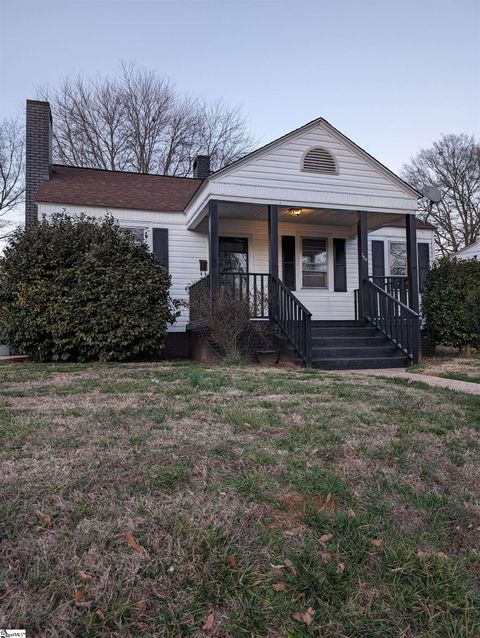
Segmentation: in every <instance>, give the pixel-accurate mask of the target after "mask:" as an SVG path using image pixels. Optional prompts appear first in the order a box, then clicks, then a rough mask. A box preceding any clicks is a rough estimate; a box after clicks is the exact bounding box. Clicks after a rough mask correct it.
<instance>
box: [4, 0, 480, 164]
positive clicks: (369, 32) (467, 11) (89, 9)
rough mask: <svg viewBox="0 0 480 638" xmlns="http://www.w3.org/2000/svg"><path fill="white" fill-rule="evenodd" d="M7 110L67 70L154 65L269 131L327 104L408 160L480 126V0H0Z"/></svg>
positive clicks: (397, 158)
mask: <svg viewBox="0 0 480 638" xmlns="http://www.w3.org/2000/svg"><path fill="white" fill-rule="evenodd" d="M0 21H1V23H2V25H3V28H2V34H1V38H0V119H1V118H3V117H10V116H14V115H17V116H19V117H23V116H24V105H25V100H26V99H27V98H34V97H35V96H36V89H37V87H39V86H40V85H45V84H55V83H57V82H58V81H59V80H60V79H61V78H63V77H65V76H69V75H72V74H77V73H82V74H84V75H86V76H90V75H97V74H101V75H104V74H113V73H114V72H115V70H117V69H118V67H119V65H120V62H121V61H122V60H125V61H133V62H135V63H136V64H137V65H138V66H141V67H146V68H149V69H155V70H156V71H158V73H159V74H160V75H162V76H165V77H168V78H170V79H171V80H173V81H174V82H175V83H176V85H177V87H178V88H179V89H180V90H181V91H184V92H186V93H189V94H191V95H195V96H199V95H202V96H206V97H209V98H212V99H216V98H222V99H223V100H224V101H225V102H226V103H227V104H228V105H231V106H234V105H241V106H242V108H243V113H244V115H245V116H246V118H247V120H248V122H249V125H250V128H251V130H252V132H253V134H254V135H255V137H256V139H257V140H258V141H259V143H260V144H263V143H266V142H269V141H271V140H272V139H275V138H277V137H279V136H281V135H283V134H284V133H287V132H288V131H291V130H292V129H294V128H297V127H298V126H301V125H302V124H305V123H306V122H309V121H310V120H312V119H314V118H317V117H320V116H321V117H324V118H326V119H327V120H328V121H329V122H330V123H331V124H333V125H334V126H335V127H336V128H338V129H340V130H341V131H342V132H343V133H345V134H346V135H347V136H348V137H350V138H351V139H352V140H353V141H354V142H356V143H357V144H358V145H360V146H361V147H363V148H364V149H365V150H367V151H368V152H369V153H371V154H372V155H373V156H374V157H376V158H377V159H379V160H380V161H381V162H383V163H384V164H386V165H387V166H388V167H389V168H390V169H392V170H393V171H395V172H398V171H399V170H400V169H401V166H402V164H403V163H404V162H406V161H408V160H409V159H410V157H411V156H412V155H414V154H415V153H416V152H417V151H418V150H419V149H420V148H421V147H426V146H429V145H431V144H432V142H434V141H435V140H436V139H438V138H439V136H440V135H441V134H442V133H461V132H465V133H473V134H476V135H477V136H478V135H479V134H480V0H379V1H377V0H221V1H217V0H188V1H187V0H60V1H57V0H28V1H27V0H13V1H11V0H0Z"/></svg>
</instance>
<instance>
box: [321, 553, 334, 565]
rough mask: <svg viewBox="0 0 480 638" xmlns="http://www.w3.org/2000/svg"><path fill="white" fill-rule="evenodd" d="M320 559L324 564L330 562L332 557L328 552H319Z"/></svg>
mask: <svg viewBox="0 0 480 638" xmlns="http://www.w3.org/2000/svg"><path fill="white" fill-rule="evenodd" d="M320 557H321V559H322V561H323V562H324V563H331V562H332V555H331V554H330V552H320Z"/></svg>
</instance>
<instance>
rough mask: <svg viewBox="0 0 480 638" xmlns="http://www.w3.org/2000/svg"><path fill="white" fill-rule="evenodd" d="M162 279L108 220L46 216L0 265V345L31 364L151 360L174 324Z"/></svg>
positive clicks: (141, 249)
mask: <svg viewBox="0 0 480 638" xmlns="http://www.w3.org/2000/svg"><path fill="white" fill-rule="evenodd" d="M169 286H170V278H169V275H168V273H167V272H166V270H165V269H164V268H163V267H162V266H161V265H160V264H158V263H157V262H156V261H155V260H154V258H153V256H152V255H151V254H150V253H149V251H148V249H147V247H146V246H144V245H137V244H136V243H135V242H134V240H133V238H132V237H131V236H130V235H128V234H125V233H124V232H122V231H121V230H120V228H119V227H118V226H117V225H116V223H115V222H114V220H113V219H112V218H110V217H109V218H106V219H104V220H102V221H96V220H94V219H92V218H88V217H86V216H84V215H82V216H79V217H76V218H71V217H68V216H67V215H65V214H60V215H56V216H54V217H53V218H52V219H50V220H45V221H42V222H41V223H39V224H38V225H35V226H34V227H32V228H29V229H27V230H19V231H17V232H16V233H15V234H14V236H13V237H12V239H11V241H10V243H9V245H8V246H7V248H6V250H5V253H4V256H3V257H2V258H1V259H0V342H2V341H3V342H5V343H8V344H9V345H10V348H11V349H12V350H14V351H16V352H22V353H24V354H27V355H29V356H31V357H32V358H33V359H34V360H36V361H89V360H99V361H110V360H116V361H120V360H125V359H131V358H135V357H140V356H142V357H143V356H158V354H159V353H160V351H161V349H162V348H163V347H164V343H165V337H166V330H167V325H168V324H169V323H172V322H173V321H174V320H175V317H176V314H177V313H176V309H175V304H174V303H173V302H172V300H171V298H170V296H169Z"/></svg>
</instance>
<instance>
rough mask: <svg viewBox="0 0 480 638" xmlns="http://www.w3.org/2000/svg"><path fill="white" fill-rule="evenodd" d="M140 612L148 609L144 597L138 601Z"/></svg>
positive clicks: (142, 612)
mask: <svg viewBox="0 0 480 638" xmlns="http://www.w3.org/2000/svg"><path fill="white" fill-rule="evenodd" d="M137 611H138V614H139V615H140V614H144V613H145V612H146V611H147V601H146V600H145V599H144V598H143V599H142V600H140V601H138V603H137Z"/></svg>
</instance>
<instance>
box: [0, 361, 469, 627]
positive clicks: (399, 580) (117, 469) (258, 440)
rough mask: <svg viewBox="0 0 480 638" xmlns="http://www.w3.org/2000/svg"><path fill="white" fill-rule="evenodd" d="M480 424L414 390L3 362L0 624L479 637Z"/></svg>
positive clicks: (343, 380)
mask: <svg viewBox="0 0 480 638" xmlns="http://www.w3.org/2000/svg"><path fill="white" fill-rule="evenodd" d="M479 429H480V399H478V398H477V397H474V396H464V395H461V394H457V393H454V392H447V391H443V390H433V389H431V388H428V389H426V388H423V387H421V386H419V387H412V386H411V385H407V384H406V383H403V382H400V381H398V380H391V381H388V380H383V379H375V378H363V377H358V376H355V377H353V376H352V377H351V378H350V377H345V376H342V377H340V376H336V375H335V374H324V373H312V372H308V371H301V370H273V369H260V368H233V367H232V368H229V367H216V368H213V367H212V368H202V367H199V366H197V365H195V364H185V365H175V364H161V365H158V364H151V365H148V364H130V365H129V364H123V365H91V366H86V365H78V366H75V365H30V364H0V444H1V449H2V453H1V454H2V458H1V461H2V462H1V467H2V478H1V486H0V508H1V509H0V516H1V520H2V538H1V541H0V561H1V562H0V627H1V626H17V627H26V628H27V629H28V635H29V636H42V637H43V636H48V637H52V638H53V637H58V638H60V637H62V638H63V637H64V636H67V637H70V636H71V637H78V636H81V637H89V636H95V637H97V636H98V637H102V638H103V637H105V638H106V637H107V636H108V637H110V636H122V637H125V638H130V637H132V638H133V637H134V636H135V637H137V636H141V637H143V638H147V637H150V638H152V637H153V636H157V638H158V637H160V636H162V637H163V636H166V637H167V636H168V637H174V636H195V637H200V636H216V637H222V638H223V637H227V638H228V637H235V638H236V637H237V636H238V637H241V636H269V637H275V636H279V637H280V636H292V637H294V638H301V637H306V636H319V635H320V636H328V637H329V638H330V637H332V638H335V637H338V638H340V637H341V636H349V637H351V638H353V637H362V638H366V637H370V636H371V637H373V636H375V637H377V636H378V637H380V636H382V637H383V636H398V637H400V636H401V637H402V638H409V637H412V638H413V637H414V636H415V637H417V636H425V637H434V636H438V637H440V636H442V637H443V636H449V637H450V636H451V637H456V638H460V637H462V638H463V637H467V638H468V637H472V638H473V637H474V636H477V635H478V634H479V632H480V618H479V615H478V609H479V605H480V597H479V589H478V580H477V578H478V571H479V570H478V568H479V561H480V544H479V537H480V517H479V514H480V495H479V484H480V441H479ZM128 533H131V534H132V535H133V539H132V537H130V536H128ZM126 534H127V536H125V535H126ZM372 541H381V543H379V544H378V543H377V545H378V546H376V545H375V544H373V543H372ZM135 543H138V544H137V545H136V544H135ZM418 552H420V553H419V554H418ZM285 561H287V562H286V564H285ZM289 561H291V563H289ZM273 585H275V587H273ZM308 608H312V609H313V610H314V612H315V613H314V614H313V620H312V623H311V625H307V624H306V623H305V622H302V620H301V619H300V620H298V618H299V617H298V616H297V617H296V618H294V615H296V614H299V613H300V614H304V613H305V611H306V610H307V609H308ZM211 614H213V617H212V616H211ZM208 618H210V620H209V621H207V619H208ZM307 619H308V617H307ZM210 625H211V626H210Z"/></svg>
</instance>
